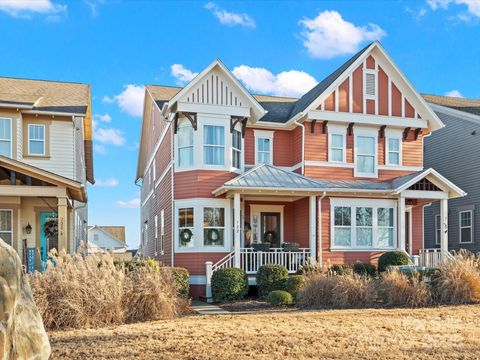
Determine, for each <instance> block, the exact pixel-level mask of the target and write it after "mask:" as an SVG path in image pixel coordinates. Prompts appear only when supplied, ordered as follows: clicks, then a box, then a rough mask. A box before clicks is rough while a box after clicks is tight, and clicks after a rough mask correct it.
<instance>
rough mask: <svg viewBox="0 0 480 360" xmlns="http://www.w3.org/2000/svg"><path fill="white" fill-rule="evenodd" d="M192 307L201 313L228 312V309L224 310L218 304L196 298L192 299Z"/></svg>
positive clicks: (217, 313) (219, 313) (216, 313)
mask: <svg viewBox="0 0 480 360" xmlns="http://www.w3.org/2000/svg"><path fill="white" fill-rule="evenodd" d="M192 309H193V310H195V311H196V312H198V313H199V314H201V315H222V314H229V313H230V312H229V311H227V310H224V309H222V308H221V307H219V306H216V305H213V304H208V303H206V302H203V301H198V300H194V301H192Z"/></svg>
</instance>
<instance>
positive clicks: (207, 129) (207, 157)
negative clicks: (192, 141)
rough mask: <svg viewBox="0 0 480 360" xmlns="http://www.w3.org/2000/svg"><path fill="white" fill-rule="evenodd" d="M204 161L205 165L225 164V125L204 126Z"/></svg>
mask: <svg viewBox="0 0 480 360" xmlns="http://www.w3.org/2000/svg"><path fill="white" fill-rule="evenodd" d="M203 161H204V163H205V165H224V164H225V127H223V126H217V125H205V126H204V127H203Z"/></svg>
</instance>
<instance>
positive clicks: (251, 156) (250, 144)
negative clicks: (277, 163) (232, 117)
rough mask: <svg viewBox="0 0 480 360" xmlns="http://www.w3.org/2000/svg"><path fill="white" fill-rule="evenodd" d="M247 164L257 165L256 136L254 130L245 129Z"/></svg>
mask: <svg viewBox="0 0 480 360" xmlns="http://www.w3.org/2000/svg"><path fill="white" fill-rule="evenodd" d="M244 144H245V152H244V153H245V164H246V165H253V164H255V136H254V133H253V129H252V128H246V129H245V141H244Z"/></svg>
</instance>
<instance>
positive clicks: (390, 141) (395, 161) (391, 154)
mask: <svg viewBox="0 0 480 360" xmlns="http://www.w3.org/2000/svg"><path fill="white" fill-rule="evenodd" d="M387 164H388V165H400V139H398V138H397V139H396V138H387Z"/></svg>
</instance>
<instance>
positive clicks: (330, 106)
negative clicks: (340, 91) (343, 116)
mask: <svg viewBox="0 0 480 360" xmlns="http://www.w3.org/2000/svg"><path fill="white" fill-rule="evenodd" d="M325 110H327V111H335V92H332V93H331V94H330V95H329V96H328V97H327V98H326V99H325Z"/></svg>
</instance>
